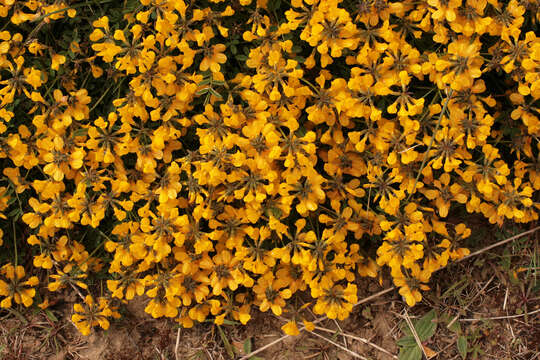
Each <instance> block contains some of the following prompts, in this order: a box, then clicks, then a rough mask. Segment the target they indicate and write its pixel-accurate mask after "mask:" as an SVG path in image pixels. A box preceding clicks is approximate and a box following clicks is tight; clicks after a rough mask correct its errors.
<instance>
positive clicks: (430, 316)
mask: <svg viewBox="0 0 540 360" xmlns="http://www.w3.org/2000/svg"><path fill="white" fill-rule="evenodd" d="M436 317H437V313H436V312H435V309H433V310H431V311H430V312H428V313H427V314H426V315H424V316H422V318H421V319H420V320H418V322H417V323H416V324H415V325H414V328H415V329H416V333H417V334H418V337H419V338H420V341H426V340H427V339H429V338H430V337H432V336H433V334H435V330H436V329H437V322H436Z"/></svg>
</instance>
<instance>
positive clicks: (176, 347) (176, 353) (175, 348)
mask: <svg viewBox="0 0 540 360" xmlns="http://www.w3.org/2000/svg"><path fill="white" fill-rule="evenodd" d="M181 329H182V328H181V327H179V328H178V332H177V333H176V345H175V347H174V357H175V358H176V360H180V358H179V355H178V347H179V346H180V330H181Z"/></svg>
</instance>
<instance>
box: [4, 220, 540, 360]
mask: <svg viewBox="0 0 540 360" xmlns="http://www.w3.org/2000/svg"><path fill="white" fill-rule="evenodd" d="M508 234H510V235H512V233H511V232H507V233H497V232H495V233H493V232H491V231H488V230H487V229H484V230H482V229H481V228H479V229H477V231H476V234H475V236H476V237H473V238H472V239H471V244H469V246H470V247H471V249H475V248H476V249H478V248H482V246H485V245H488V244H490V243H493V242H495V241H496V240H497V237H499V238H500V237H501V236H506V235H508ZM539 236H540V232H536V233H534V234H532V235H529V236H526V237H523V238H521V239H518V240H516V241H513V242H511V243H508V244H506V245H504V246H501V247H499V248H496V249H493V250H491V251H489V252H485V253H482V254H480V255H478V256H475V257H473V258H471V259H469V260H466V261H463V262H461V263H458V264H453V265H450V266H449V267H447V268H446V269H443V270H441V271H439V272H437V273H436V274H435V275H434V277H433V278H432V279H431V282H430V286H431V290H430V291H427V292H425V293H424V299H423V300H422V302H421V303H420V304H418V305H416V306H415V307H413V308H408V307H407V305H406V304H405V303H404V302H403V300H402V299H401V297H400V295H399V294H398V293H397V291H391V292H388V293H386V294H384V295H382V296H379V297H377V298H375V299H373V300H372V301H370V302H367V303H365V304H362V305H360V306H358V307H357V308H355V310H354V312H353V313H352V314H351V316H350V317H349V318H348V319H347V320H345V321H332V320H325V321H322V322H320V323H319V324H318V326H320V327H321V328H324V329H327V331H323V330H317V331H316V333H317V334H318V335H314V334H312V333H309V332H302V334H301V335H300V336H297V337H287V338H285V339H284V340H282V341H280V342H278V343H276V344H274V345H272V346H269V347H267V348H266V349H265V350H264V351H262V352H259V353H257V354H256V355H254V356H253V357H251V359H257V358H258V359H270V360H274V359H275V360H279V359H321V360H333V359H335V360H349V359H354V358H365V359H377V360H379V359H380V360H386V359H395V358H397V355H398V353H399V352H400V350H402V349H400V347H399V344H400V343H401V344H402V343H403V341H404V340H403V338H404V337H405V336H406V331H407V329H408V325H407V323H408V320H410V321H411V323H417V322H418V321H419V319H420V318H421V317H422V316H424V315H425V314H427V313H429V312H430V311H432V310H434V311H435V315H436V318H435V320H434V322H435V324H436V329H435V331H434V334H433V335H432V336H430V337H429V338H427V339H425V340H424V341H422V346H423V347H424V351H425V355H423V356H424V358H425V357H426V355H427V357H428V358H429V359H441V360H451V359H463V358H464V356H465V358H466V359H498V360H507V359H508V360H534V359H540V274H539V270H540V254H539V252H538V249H539ZM390 286H391V284H389V283H387V282H383V283H382V284H379V282H378V281H376V280H371V279H363V280H362V281H361V282H360V283H359V284H358V288H359V289H361V293H360V294H359V298H362V297H367V296H370V295H372V294H375V293H377V292H379V291H381V290H383V289H385V288H387V287H390ZM55 301H56V303H54V304H53V305H52V306H51V307H50V308H49V309H48V310H47V311H43V310H41V309H39V308H30V309H22V308H19V309H12V310H9V311H8V310H1V311H0V359H2V360H34V359H48V360H68V359H69V360H98V359H99V360H128V359H129V360H133V359H141V360H145V359H158V360H163V359H167V360H180V359H188V360H192V359H193V360H195V359H204V360H217V359H239V358H241V357H242V356H245V355H246V352H253V351H254V350H256V349H260V348H261V347H264V346H265V345H267V344H269V343H271V342H273V341H274V340H276V339H278V338H280V337H282V336H283V333H282V332H281V330H280V326H281V325H283V320H282V319H279V318H277V317H274V316H273V315H271V314H270V313H260V312H254V313H253V318H252V320H251V321H250V322H249V323H248V325H247V326H241V325H234V324H233V325H223V326H221V331H220V329H219V328H218V327H217V326H216V325H214V324H212V323H210V322H208V323H203V324H199V325H196V326H195V327H194V328H192V329H180V331H179V330H178V327H177V326H176V324H175V323H174V322H172V321H168V320H164V319H152V318H151V317H150V316H149V315H147V314H145V313H144V307H145V303H146V301H148V299H145V298H144V297H139V298H137V299H135V300H134V301H132V302H130V303H129V304H128V305H127V306H126V308H125V309H123V313H124V316H123V317H122V318H121V319H120V320H115V321H114V322H112V323H111V327H110V329H109V330H107V331H103V330H94V331H93V332H92V334H91V335H90V336H87V337H85V336H82V335H80V334H79V333H78V331H77V330H76V329H75V327H74V325H73V324H72V323H71V321H70V320H69V319H70V316H71V311H72V310H71V309H72V308H73V303H74V302H76V301H78V299H77V298H75V296H74V295H68V294H64V295H62V294H60V296H59V299H56V300H55ZM455 317H457V319H456V320H455V321H454V325H453V326H452V327H451V329H452V330H450V329H448V324H449V323H450V322H451V321H452V320H453V319H454V318H455ZM313 319H316V316H315V315H313ZM330 330H331V331H330ZM342 334H347V335H348V337H345V336H343V335H342ZM351 336H354V337H357V338H358V337H359V338H362V339H365V340H368V341H369V342H370V343H371V344H366V343H365V342H362V341H358V340H355V339H353V338H351ZM400 339H402V341H401V342H399V340H400ZM464 342H465V347H464V345H463V343H464ZM458 343H460V347H458ZM376 346H378V347H380V348H382V349H383V350H384V351H383V350H380V349H377V348H376ZM460 350H461V352H460ZM402 351H403V350H402ZM389 354H390V355H389ZM392 354H393V356H392ZM359 356H360V357H359ZM401 358H405V356H404V354H402V355H400V359H401Z"/></svg>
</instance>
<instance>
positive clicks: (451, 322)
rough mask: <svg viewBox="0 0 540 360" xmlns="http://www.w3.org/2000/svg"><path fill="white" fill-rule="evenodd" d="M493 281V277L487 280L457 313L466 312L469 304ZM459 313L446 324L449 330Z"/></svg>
mask: <svg viewBox="0 0 540 360" xmlns="http://www.w3.org/2000/svg"><path fill="white" fill-rule="evenodd" d="M493 279H495V275H494V276H492V277H491V279H489V280H488V282H486V284H485V285H484V286H482V288H481V289H480V290H479V291H478V292H477V293H476V294H475V295H474V296H473V298H472V299H471V301H469V303H468V304H467V305H466V306H465V307H464V308H463V309H460V311H459V312H464V311H466V310H467V309H468V308H469V306H471V304H472V303H473V301H474V300H475V299H476V298H477V297H478V296H479V295H480V294H483V293H484V291H485V290H486V288H487V287H488V285H489V284H491V282H492V281H493ZM459 315H460V314H459V313H458V314H457V315H456V316H455V317H454V318H453V319H452V321H450V322H449V323H448V325H447V326H446V327H447V328H448V329H450V328H451V327H452V325H454V323H455V322H456V321H457V319H459Z"/></svg>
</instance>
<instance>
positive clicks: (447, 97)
mask: <svg viewBox="0 0 540 360" xmlns="http://www.w3.org/2000/svg"><path fill="white" fill-rule="evenodd" d="M453 93H454V89H452V88H450V91H449V92H448V95H447V96H446V100H445V101H444V105H443V108H442V110H441V115H440V116H439V120H437V125H436V126H435V130H434V131H433V135H432V136H431V140H430V142H429V145H428V148H427V150H426V152H425V154H424V159H423V160H422V165H420V170H418V175H416V179H415V180H414V185H413V188H412V190H411V192H410V193H409V196H408V197H407V201H409V199H410V198H411V196H412V195H413V194H414V192H415V190H416V185H418V180H420V175H422V170H424V167H425V165H426V161H427V159H428V157H429V152H430V151H431V147H432V146H433V142H434V140H435V135H436V134H437V130H439V126H440V125H441V120H442V117H443V116H444V113H445V112H446V109H447V108H448V103H449V102H450V99H451V98H452V94H453Z"/></svg>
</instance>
